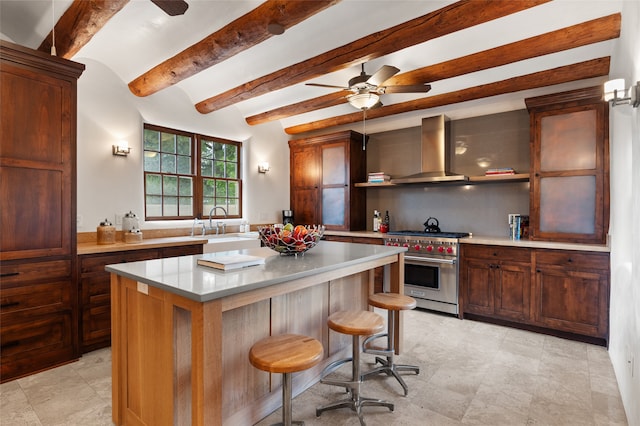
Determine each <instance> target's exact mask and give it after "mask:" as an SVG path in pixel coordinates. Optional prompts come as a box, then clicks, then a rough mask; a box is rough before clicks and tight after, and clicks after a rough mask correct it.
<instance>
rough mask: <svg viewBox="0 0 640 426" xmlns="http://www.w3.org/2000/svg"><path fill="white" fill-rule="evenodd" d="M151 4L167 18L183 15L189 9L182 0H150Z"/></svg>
mask: <svg viewBox="0 0 640 426" xmlns="http://www.w3.org/2000/svg"><path fill="white" fill-rule="evenodd" d="M151 1H152V2H153V4H155V5H156V6H158V7H159V8H160V9H162V10H163V11H164V12H165V13H166V14H167V15H169V16H178V15H184V13H185V12H186V11H187V9H188V8H189V5H188V4H187V2H186V1H183V0H151Z"/></svg>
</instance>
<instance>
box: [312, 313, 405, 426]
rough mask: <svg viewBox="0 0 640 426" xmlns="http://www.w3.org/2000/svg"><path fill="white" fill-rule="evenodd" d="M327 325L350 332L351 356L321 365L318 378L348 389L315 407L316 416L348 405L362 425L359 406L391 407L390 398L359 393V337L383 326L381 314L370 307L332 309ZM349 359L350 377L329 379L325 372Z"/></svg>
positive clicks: (371, 333)
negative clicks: (343, 397)
mask: <svg viewBox="0 0 640 426" xmlns="http://www.w3.org/2000/svg"><path fill="white" fill-rule="evenodd" d="M327 325H328V326H329V328H330V329H331V330H333V331H336V332H338V333H342V334H349V335H351V339H352V343H351V358H345V359H339V360H337V361H334V362H332V363H331V364H329V365H328V366H326V367H325V368H324V370H323V371H322V374H321V375H320V382H321V383H324V384H328V385H332V386H342V387H344V388H345V389H347V391H348V392H347V395H348V396H347V398H346V399H341V400H339V401H334V402H331V403H329V404H327V405H323V406H322V407H318V408H316V416H320V414H322V413H323V412H325V411H329V410H335V409H338V408H350V409H351V410H352V411H355V412H356V414H357V415H358V419H359V420H360V425H364V424H365V421H364V417H363V415H362V407H365V406H378V407H387V408H388V409H389V410H391V411H393V410H394V405H393V402H389V401H385V400H382V399H377V398H366V397H363V396H361V395H360V386H361V385H362V376H361V374H360V339H361V337H362V336H371V335H375V334H376V333H380V332H381V331H383V330H384V328H385V324H384V318H383V317H382V316H381V315H380V314H377V313H375V312H371V311H338V312H334V313H333V314H331V315H330V316H329V318H328V319H327ZM348 362H350V363H351V380H342V379H331V378H328V377H327V376H328V375H330V374H331V373H332V372H334V371H335V370H336V369H338V368H339V367H340V366H341V365H343V364H346V363H348Z"/></svg>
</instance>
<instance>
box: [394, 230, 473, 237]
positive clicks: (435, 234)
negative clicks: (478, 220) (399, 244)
mask: <svg viewBox="0 0 640 426" xmlns="http://www.w3.org/2000/svg"><path fill="white" fill-rule="evenodd" d="M387 235H402V236H407V237H440V238H464V237H468V236H469V233H468V232H424V231H410V230H404V231H390V232H387Z"/></svg>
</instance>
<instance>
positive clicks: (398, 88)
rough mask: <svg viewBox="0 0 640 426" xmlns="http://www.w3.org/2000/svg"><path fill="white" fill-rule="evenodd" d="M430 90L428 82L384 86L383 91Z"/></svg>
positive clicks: (424, 91) (414, 91) (422, 91)
mask: <svg viewBox="0 0 640 426" xmlns="http://www.w3.org/2000/svg"><path fill="white" fill-rule="evenodd" d="M429 90H431V85H430V84H411V85H407V86H386V87H385V88H384V93H427V92H428V91H429Z"/></svg>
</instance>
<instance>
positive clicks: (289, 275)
mask: <svg viewBox="0 0 640 426" xmlns="http://www.w3.org/2000/svg"><path fill="white" fill-rule="evenodd" d="M404 251H406V248H404V247H387V246H379V245H368V244H345V243H339V242H331V241H321V242H320V243H318V245H317V246H316V247H314V248H313V249H311V250H310V251H308V252H306V253H305V254H304V255H298V257H295V256H281V255H279V254H278V253H276V252H275V251H273V250H271V249H268V248H266V247H260V248H252V249H243V250H238V251H234V252H220V253H211V254H210V255H214V256H224V255H227V254H229V253H242V254H250V255H254V256H260V257H264V258H265V264H264V265H257V266H250V267H247V268H242V269H235V270H228V271H222V270H218V269H215V268H211V267H207V266H201V265H198V264H197V259H198V258H201V257H202V256H203V255H193V256H181V257H172V258H166V259H154V260H145V261H140V262H130V263H124V264H115V265H107V266H106V270H107V271H109V272H112V273H116V274H118V275H121V276H124V277H127V278H130V279H132V280H135V281H138V282H140V283H142V284H147V285H150V286H153V287H157V288H160V289H162V290H165V291H168V292H170V293H174V294H177V295H180V296H183V297H186V298H188V299H191V300H194V301H196V302H207V301H210V300H215V299H219V298H223V297H226V296H231V295H235V294H238V293H243V292H246V291H251V290H255V289H258V288H262V287H268V286H271V285H274V284H279V283H283V282H286V281H291V280H296V279H300V278H304V277H308V276H311V275H317V274H320V273H324V272H328V271H331V270H334V269H337V268H345V267H349V266H352V265H357V264H359V263H363V262H367V261H370V260H376V259H380V258H383V257H386V256H390V255H394V254H398V253H401V252H404Z"/></svg>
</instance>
